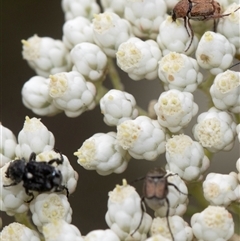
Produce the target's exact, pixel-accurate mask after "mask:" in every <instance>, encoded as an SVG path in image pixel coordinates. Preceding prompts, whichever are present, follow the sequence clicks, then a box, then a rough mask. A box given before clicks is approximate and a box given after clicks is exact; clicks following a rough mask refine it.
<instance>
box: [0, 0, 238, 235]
mask: <svg viewBox="0 0 240 241" xmlns="http://www.w3.org/2000/svg"><path fill="white" fill-rule="evenodd" d="M1 5H2V11H1V31H2V32H1V36H2V37H1V41H2V42H1V86H0V89H1V94H0V95H1V109H0V113H1V119H0V121H1V122H2V125H3V126H5V127H7V128H9V129H10V130H11V131H12V132H13V133H14V134H15V136H16V137H17V135H18V132H19V131H20V130H21V129H22V127H23V123H24V120H25V116H29V117H30V118H32V117H37V118H41V121H42V122H43V124H44V125H45V126H46V127H47V128H48V130H49V131H51V132H52V133H53V134H54V136H55V143H56V147H57V148H58V149H59V150H61V151H62V153H63V154H64V155H66V156H67V157H68V159H69V161H70V162H71V164H72V166H73V168H74V169H75V170H76V171H77V172H78V174H79V180H78V186H77V190H76V191H75V193H73V194H72V195H71V196H70V198H69V201H70V204H71V207H72V209H73V221H72V223H73V224H74V225H76V226H77V227H78V228H79V229H80V231H81V233H82V234H83V235H85V234H87V233H88V232H90V231H92V230H94V229H106V228H107V225H106V222H105V213H106V211H107V200H108V192H109V191H111V190H113V189H114V187H115V185H116V184H121V183H122V179H123V178H126V179H127V180H128V181H129V182H130V181H133V180H135V179H137V178H138V177H142V176H144V175H145V174H146V172H147V170H149V169H151V168H152V167H154V166H164V165H165V163H166V161H165V156H164V155H161V156H160V157H159V158H158V159H157V160H156V161H154V162H149V161H145V160H133V159H132V160H131V161H130V163H129V166H128V168H127V170H126V171H125V172H124V173H122V174H111V175H109V176H100V175H98V174H97V173H96V172H95V171H87V170H85V169H83V168H82V167H81V166H80V165H78V164H77V158H76V157H75V156H73V152H75V151H76V150H77V149H78V148H79V147H80V146H81V145H82V143H83V142H84V141H85V140H86V139H87V138H89V137H91V136H92V135H93V134H95V133H98V132H103V133H106V132H109V131H115V128H113V127H108V126H107V125H106V124H105V123H104V122H103V116H102V114H101V113H100V109H99V106H97V107H96V108H95V109H94V110H93V111H89V112H85V113H83V114H82V115H81V116H79V117H77V118H68V117H67V116H65V114H64V113H62V114H58V115H56V116H54V117H40V116H37V115H35V114H34V113H33V112H32V111H30V110H28V109H27V108H25V107H24V105H23V104H22V100H21V89H22V86H23V84H24V83H25V82H26V81H27V80H29V79H30V78H31V77H33V76H34V75H35V73H34V71H33V70H32V69H30V67H29V66H28V64H27V62H26V61H25V60H23V58H22V54H21V51H22V45H21V40H22V39H27V38H29V37H31V36H33V35H34V34H37V35H38V36H40V37H46V36H49V37H52V38H54V39H61V38H62V26H63V23H64V14H63V11H62V9H61V1H60V0H51V1H49V0H41V1H40V0H21V1H16V0H4V1H1ZM119 73H120V74H121V79H122V82H123V83H124V86H125V91H127V92H129V93H131V94H133V95H134V96H135V98H136V100H137V103H138V105H139V106H141V107H142V108H144V109H147V106H148V102H149V101H150V100H151V99H157V98H158V97H159V95H160V93H161V92H162V91H163V90H162V88H161V85H160V84H159V81H158V80H156V81H147V80H142V81H137V82H136V81H133V80H131V79H129V78H128V76H127V75H126V74H125V73H123V72H122V71H120V70H119ZM105 85H106V86H107V87H108V88H111V84H110V82H109V81H108V80H107V81H106V82H105ZM194 96H195V102H196V103H197V104H198V105H199V107H200V108H199V113H201V112H203V111H206V110H207V102H206V97H205V96H204V95H203V94H202V93H201V92H200V91H196V93H194ZM195 122H196V118H195V119H193V120H192V122H191V125H190V127H189V129H188V131H187V132H186V133H188V134H189V135H191V127H192V125H193V124H195ZM238 157H239V143H237V142H236V143H235V146H234V149H233V150H232V151H231V152H221V153H217V154H215V156H214V158H213V160H212V162H211V167H210V168H209V170H208V172H218V173H223V174H224V173H229V172H231V171H236V167H235V163H236V160H237V159H238ZM134 186H135V187H136V188H137V190H138V191H139V194H140V195H141V186H142V182H138V183H136V184H134ZM1 216H2V219H3V226H5V225H7V224H8V223H9V222H12V221H13V220H14V219H13V218H12V217H8V216H7V215H5V213H3V212H1Z"/></svg>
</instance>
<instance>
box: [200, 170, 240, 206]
mask: <svg viewBox="0 0 240 241" xmlns="http://www.w3.org/2000/svg"><path fill="white" fill-rule="evenodd" d="M237 185H238V180H237V178H236V177H234V176H233V175H224V174H218V173H209V174H208V175H207V177H206V179H205V181H204V182H203V195H204V197H205V199H206V200H207V201H209V202H210V204H211V205H215V206H217V205H219V206H228V205H229V204H230V203H231V202H233V201H235V200H236V195H235V193H234V190H235V188H236V187H237Z"/></svg>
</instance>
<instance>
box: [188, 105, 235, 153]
mask: <svg viewBox="0 0 240 241" xmlns="http://www.w3.org/2000/svg"><path fill="white" fill-rule="evenodd" d="M197 122H198V123H197V124H195V125H194V127H193V135H194V138H195V139H196V140H197V141H199V142H200V144H201V145H202V146H203V147H205V148H207V149H208V150H209V151H210V152H217V151H229V150H231V149H232V147H233V144H234V139H235V135H236V123H235V122H234V121H233V117H232V116H231V115H230V114H229V113H227V112H224V111H220V110H218V109H216V108H215V107H212V108H210V109H209V110H208V111H207V112H203V113H201V114H200V115H199V116H198V118H197Z"/></svg>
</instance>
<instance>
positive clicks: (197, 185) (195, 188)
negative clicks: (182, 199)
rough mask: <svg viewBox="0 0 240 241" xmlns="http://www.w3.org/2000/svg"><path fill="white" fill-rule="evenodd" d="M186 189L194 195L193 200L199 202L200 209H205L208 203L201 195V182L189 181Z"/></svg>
mask: <svg viewBox="0 0 240 241" xmlns="http://www.w3.org/2000/svg"><path fill="white" fill-rule="evenodd" d="M188 191H189V194H190V195H191V196H192V197H194V199H195V201H196V202H197V203H198V204H199V207H200V209H201V210H203V209H205V208H206V207H207V206H208V205H209V203H208V202H207V201H206V199H205V198H204V195H203V188H202V182H193V183H189V184H188ZM201 210H199V211H201Z"/></svg>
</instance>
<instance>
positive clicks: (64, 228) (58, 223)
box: [42, 219, 84, 241]
mask: <svg viewBox="0 0 240 241" xmlns="http://www.w3.org/2000/svg"><path fill="white" fill-rule="evenodd" d="M42 233H43V236H44V238H45V239H44V240H45V241H60V240H62V241H63V240H64V241H84V238H83V237H82V236H81V233H80V231H79V230H78V228H77V227H76V226H74V225H72V224H69V223H67V222H66V221H64V220H63V219H57V220H54V221H53V222H51V223H47V224H45V225H44V226H43V228H42Z"/></svg>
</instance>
